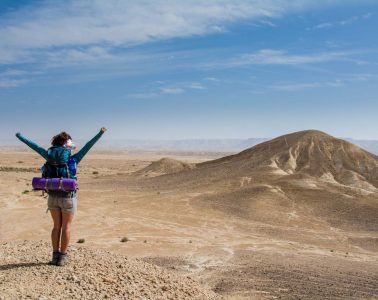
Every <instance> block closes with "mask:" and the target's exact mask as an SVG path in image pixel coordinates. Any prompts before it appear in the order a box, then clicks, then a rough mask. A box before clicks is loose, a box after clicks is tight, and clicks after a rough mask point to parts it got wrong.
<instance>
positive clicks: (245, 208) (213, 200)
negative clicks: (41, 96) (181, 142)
mask: <svg viewBox="0 0 378 300" xmlns="http://www.w3.org/2000/svg"><path fill="white" fill-rule="evenodd" d="M0 154H1V157H2V162H1V164H0V210H1V218H0V241H1V245H0V249H1V251H0V272H1V273H0V298H1V297H3V298H4V299H8V298H9V299H17V298H27V297H29V298H35V299H38V298H39V299H43V297H44V298H45V299H50V298H51V299H53V298H72V297H73V295H76V296H77V295H81V298H85V297H87V298H91V299H94V298H105V297H109V298H122V297H124V298H138V299H139V298H142V299H143V298H147V299H150V298H151V299H155V298H156V299H158V298H161V299H164V298H171V299H175V298H176V299H180V298H187V299H192V298H193V299H194V298H197V299H212V298H217V297H219V298H225V299H378V252H377V250H378V193H377V188H378V158H377V156H375V155H373V154H370V153H368V152H366V151H363V150H361V149H360V148H358V147H357V146H354V145H352V144H350V143H348V142H345V141H341V140H338V139H334V138H332V137H330V136H328V135H326V134H323V133H321V132H315V131H311V132H302V133H296V134H291V135H288V136H284V137H279V138H277V139H275V140H272V141H269V142H266V143H262V144H260V145H257V146H255V147H253V148H251V149H247V150H246V151H243V152H241V153H239V154H235V155H231V156H227V155H226V154H224V153H223V154H222V153H190V152H187V153H184V152H178V153H164V152H160V153H158V152H155V153H154V152H143V151H131V152H127V151H116V150H114V151H96V149H94V150H93V151H92V152H90V153H89V154H88V155H87V156H86V157H85V158H84V160H83V162H82V163H81V164H80V166H79V171H78V175H79V188H80V190H79V192H78V211H77V214H76V217H75V220H74V224H73V231H72V246H71V252H70V253H71V263H70V265H69V266H67V267H62V268H61V269H60V271H59V270H58V271H57V269H59V268H58V267H53V266H46V265H45V262H46V261H47V260H48V258H49V256H50V249H49V246H48V242H49V235H50V230H51V227H52V222H51V217H50V215H49V214H48V213H46V201H47V199H46V195H45V196H42V193H41V192H37V191H32V188H31V179H32V177H34V176H38V175H39V168H40V167H41V165H42V164H43V159H42V158H41V157H39V156H38V154H36V153H34V152H33V151H32V150H29V149H27V148H26V146H25V147H24V148H17V149H3V150H1V151H0ZM122 238H126V239H123V240H126V241H125V242H121V239H122ZM79 239H85V242H84V243H77V241H78V240H79ZM28 252H32V253H33V254H32V255H27V253H28ZM88 253H89V254H88ZM87 256H89V258H88V257H87ZM93 257H97V258H98V259H97V261H98V260H100V261H101V260H102V258H103V261H104V262H105V263H104V264H102V266H98V265H97V264H93V265H92V266H91V264H89V266H88V264H85V263H83V260H84V261H85V259H87V260H89V261H91V259H93ZM122 259H125V260H127V261H128V262H127V263H126V264H125V266H126V267H125V270H124V273H119V271H117V265H120V264H121V262H120V261H121V260H122ZM75 260H76V263H75ZM109 266H110V267H109ZM102 268H103V269H102ZM99 270H101V272H100V271H99ZM59 272H60V273H61V272H63V274H65V275H64V276H68V277H67V278H68V279H65V277H64V276H63V280H65V281H69V282H71V284H70V285H69V291H70V292H67V293H66V294H65V293H64V292H61V291H62V287H57V288H56V290H54V289H53V288H51V287H50V288H49V289H41V288H39V287H40V286H41V285H42V286H43V282H44V279H43V278H46V279H45V280H47V278H49V274H53V275H54V276H55V275H57V274H59ZM64 272H66V273H64ZM96 272H97V273H96ZM117 272H118V273H117ZM126 273H127V274H128V275H129V276H132V275H133V274H134V275H135V276H134V277H132V279H130V278H129V279H125V278H126V277H124V276H126ZM75 274H76V275H75ZM88 274H91V276H92V277H91V276H89V275H88ZM104 274H105V275H106V276H105V275H104ZM141 274H142V275H141ZM146 274H147V275H146ZM148 274H154V275H148ZM156 274H158V275H156ZM74 275H75V276H76V279H73V280H71V279H70V278H71V277H72V276H74ZM87 275H88V276H89V277H90V278H92V279H93V278H94V279H93V280H95V279H96V278H99V277H101V276H103V279H104V278H105V279H104V280H103V281H104V282H105V284H102V285H101V284H97V285H96V284H95V283H94V284H92V285H90V284H89V283H88V285H85V284H82V283H83V281H85V282H87V281H86V279H85V278H86V277H85V276H87ZM121 275H122V276H121ZM70 276H71V277H70ZM88 276H87V277H88ZM104 276H105V277H104ZM149 276H150V277H151V276H154V278H155V277H156V276H157V277H158V279H157V283H156V282H155V283H150V282H149V281H148V279H147V277H149ZM159 276H160V277H159ZM89 277H88V278H89ZM108 277H110V278H111V279H108V280H107V279H106V278H108ZM188 277H189V278H188ZM101 278H102V277H101ZM114 278H115V279H114ZM70 280H71V281H70ZM88 280H89V279H88ZM80 282H81V284H80ZM120 282H122V284H121V283H120ZM102 283H103V282H102ZM163 283H164V284H165V285H164V284H163ZM64 284H65V283H64ZM64 284H63V285H64ZM180 284H181V285H180ZM112 285H114V286H117V288H114V289H112V288H109V287H111V286H112ZM37 286H38V288H37ZM130 287H133V288H132V289H131V288H130ZM185 288H187V289H188V291H187V290H185ZM97 289H99V291H98V293H96V291H97ZM157 290H159V293H158V292H156V291H157ZM75 291H76V292H75ZM93 291H94V292H93ZM115 291H118V292H117V293H116V292H115ZM59 293H60V294H59ZM59 295H60V296H59ZM41 297H42V298H41Z"/></svg>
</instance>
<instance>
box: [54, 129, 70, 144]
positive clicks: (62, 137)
mask: <svg viewBox="0 0 378 300" xmlns="http://www.w3.org/2000/svg"><path fill="white" fill-rule="evenodd" d="M70 139H71V136H70V135H69V134H68V133H67V132H65V131H62V132H61V133H59V134H57V135H56V136H54V137H53V138H52V139H51V145H53V146H64V144H65V143H66V142H67V141H68V140H70Z"/></svg>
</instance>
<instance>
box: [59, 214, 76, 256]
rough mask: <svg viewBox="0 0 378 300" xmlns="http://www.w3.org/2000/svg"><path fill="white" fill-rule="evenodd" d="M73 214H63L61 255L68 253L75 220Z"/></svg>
mask: <svg viewBox="0 0 378 300" xmlns="http://www.w3.org/2000/svg"><path fill="white" fill-rule="evenodd" d="M74 215H75V214H73V213H65V212H62V242H61V248H60V252H61V253H66V252H67V248H68V245H69V243H70V238H71V223H72V220H73V218H74Z"/></svg>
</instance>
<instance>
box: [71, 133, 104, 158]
mask: <svg viewBox="0 0 378 300" xmlns="http://www.w3.org/2000/svg"><path fill="white" fill-rule="evenodd" d="M105 131H106V128H104V127H102V128H101V130H100V132H99V133H97V134H96V135H95V136H94V137H93V138H92V139H91V140H90V141H89V142H88V143H86V144H85V145H84V147H83V148H81V149H80V150H79V151H78V152H77V153H75V154H74V155H72V157H73V158H74V159H75V160H76V163H77V164H78V163H79V162H80V161H81V160H82V159H83V157H84V156H85V155H86V154H87V153H88V151H89V150H90V149H91V148H92V147H93V145H94V144H95V143H96V142H97V141H98V140H99V139H100V137H101V136H102V135H103V134H104V132H105Z"/></svg>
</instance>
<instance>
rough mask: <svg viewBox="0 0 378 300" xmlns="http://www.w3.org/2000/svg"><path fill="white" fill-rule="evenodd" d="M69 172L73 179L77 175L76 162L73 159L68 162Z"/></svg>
mask: <svg viewBox="0 0 378 300" xmlns="http://www.w3.org/2000/svg"><path fill="white" fill-rule="evenodd" d="M68 170H69V172H70V175H71V177H72V176H75V175H76V160H75V159H74V158H72V157H71V158H70V160H69V161H68Z"/></svg>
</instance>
